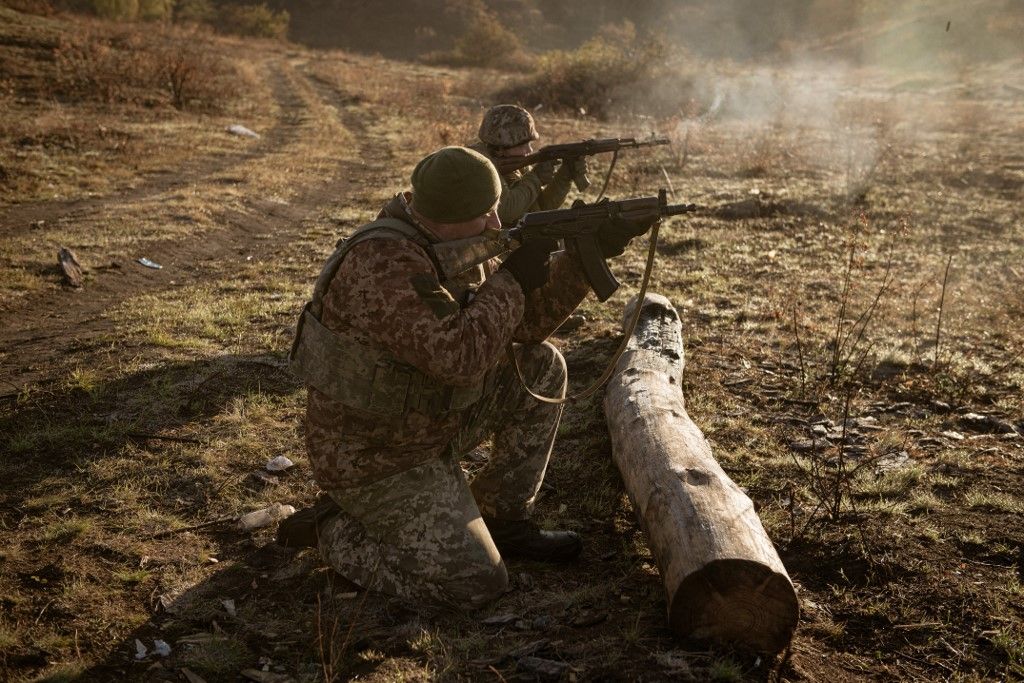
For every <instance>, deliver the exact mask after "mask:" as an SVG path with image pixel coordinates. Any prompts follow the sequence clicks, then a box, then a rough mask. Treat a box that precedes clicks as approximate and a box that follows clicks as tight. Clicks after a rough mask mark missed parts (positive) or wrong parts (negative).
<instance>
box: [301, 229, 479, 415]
mask: <svg viewBox="0 0 1024 683" xmlns="http://www.w3.org/2000/svg"><path fill="white" fill-rule="evenodd" d="M368 239H394V240H412V241H413V242H415V243H416V244H417V245H419V246H420V247H422V248H423V249H424V250H425V251H426V252H427V255H428V256H429V257H430V259H431V261H432V262H433V263H434V267H435V268H436V269H437V271H438V272H439V273H440V272H442V271H441V268H440V267H439V266H438V264H437V258H436V257H435V255H434V252H433V246H432V244H431V242H430V240H428V239H427V237H426V236H424V235H423V234H422V233H421V232H420V231H419V230H417V229H416V228H415V227H413V226H412V225H409V224H408V223H406V222H405V221H402V220H399V219H397V218H379V219H377V220H375V221H373V222H372V223H368V224H366V225H364V226H362V227H361V228H358V229H357V230H356V231H355V232H354V233H352V234H351V235H350V236H349V237H347V238H344V239H342V240H339V241H338V244H337V248H336V249H335V250H334V253H333V254H331V256H330V258H328V259H327V263H326V264H325V265H324V268H323V270H322V271H321V272H320V276H319V277H318V278H317V280H316V284H315V285H314V287H313V297H312V299H311V300H310V301H309V303H307V304H306V306H305V308H304V309H303V311H302V315H301V316H300V317H299V324H298V328H297V330H296V332H295V341H294V343H293V344H292V349H291V352H290V353H289V354H288V363H289V367H290V368H291V370H292V372H293V373H294V374H295V375H296V376H297V377H298V378H299V379H301V380H302V381H303V382H305V383H306V384H307V385H308V386H311V387H313V388H314V389H316V390H317V391H319V392H321V393H323V394H325V395H327V396H328V397H330V398H332V399H334V400H335V401H338V402H339V403H342V404H343V405H345V406H348V407H350V408H355V409H358V410H362V411H366V412H369V413H377V414H379V415H381V416H387V417H402V416H405V415H407V414H408V413H410V412H413V411H415V412H420V413H424V414H426V415H429V416H430V417H433V418H438V417H442V416H444V415H446V414H447V413H450V412H453V411H458V410H463V409H465V408H468V407H469V406H471V405H473V404H474V403H476V402H477V401H478V400H479V399H480V397H481V396H482V395H483V393H484V382H483V381H481V382H480V383H478V384H476V385H473V386H470V387H455V386H451V385H447V384H443V383H441V382H439V381H438V380H437V379H436V378H434V377H429V376H427V375H426V374H424V373H423V372H421V371H420V370H418V369H416V368H415V367H413V366H412V365H409V364H408V363H403V362H401V361H399V360H398V359H396V358H394V357H392V356H390V355H389V354H387V353H385V352H384V351H382V350H381V349H379V348H377V347H374V346H370V345H368V344H364V343H362V342H360V341H357V340H355V339H353V338H351V337H348V336H345V335H344V334H339V333H338V332H334V331H332V330H329V329H328V328H327V327H326V326H325V325H324V324H323V322H322V319H321V318H322V316H323V308H324V304H323V299H324V295H326V293H327V288H328V287H329V286H330V284H331V281H332V280H334V276H335V275H336V274H337V272H338V268H339V267H340V266H341V262H342V261H343V260H344V258H345V255H346V254H347V253H348V252H349V251H350V250H351V249H352V247H354V246H355V245H357V244H359V243H360V242H363V241H365V240H368Z"/></svg>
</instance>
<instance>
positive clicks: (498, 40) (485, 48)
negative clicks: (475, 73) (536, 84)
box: [423, 5, 533, 71]
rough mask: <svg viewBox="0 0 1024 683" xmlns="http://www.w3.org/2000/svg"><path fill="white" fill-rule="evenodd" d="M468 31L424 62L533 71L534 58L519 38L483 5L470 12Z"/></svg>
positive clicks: (426, 57) (430, 54)
mask: <svg viewBox="0 0 1024 683" xmlns="http://www.w3.org/2000/svg"><path fill="white" fill-rule="evenodd" d="M466 12H467V14H468V16H467V17H466V18H465V19H464V23H465V24H466V30H465V32H464V33H463V34H462V35H461V36H459V37H458V38H457V39H456V40H455V44H454V45H453V46H452V48H451V49H450V50H444V51H439V52H431V53H428V54H426V55H424V56H423V59H424V61H427V62H430V63H433V64H448V65H451V66H478V67H487V68H494V69H505V70H508V71H520V70H524V69H530V68H531V67H532V65H533V59H532V58H531V56H530V55H529V54H527V53H526V51H525V50H524V49H523V44H522V42H521V41H520V40H519V36H517V35H516V34H515V33H513V32H512V31H510V30H509V29H508V28H506V27H505V26H504V24H502V23H501V20H500V19H498V17H497V16H496V15H495V14H494V13H493V12H492V11H490V10H488V9H487V8H486V7H483V6H482V5H480V6H477V5H472V6H471V9H469V10H467V11H466Z"/></svg>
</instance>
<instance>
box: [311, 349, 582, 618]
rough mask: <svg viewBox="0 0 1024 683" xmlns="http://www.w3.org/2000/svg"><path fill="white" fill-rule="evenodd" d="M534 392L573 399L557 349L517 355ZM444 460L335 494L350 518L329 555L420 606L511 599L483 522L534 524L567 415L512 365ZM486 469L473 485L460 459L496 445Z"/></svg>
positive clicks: (326, 540)
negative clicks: (525, 386) (532, 516)
mask: <svg viewBox="0 0 1024 683" xmlns="http://www.w3.org/2000/svg"><path fill="white" fill-rule="evenodd" d="M515 353H516V357H517V359H518V361H519V365H520V368H521V369H522V372H523V377H524V378H525V379H526V381H527V384H528V385H529V386H530V388H531V389H532V390H533V391H535V392H537V393H539V394H542V395H546V396H564V395H565V391H566V381H567V376H566V375H567V373H566V367H565V359H564V358H563V357H562V354H561V353H559V352H558V350H557V349H556V348H555V347H554V346H552V345H551V344H549V343H547V342H544V343H543V344H536V345H516V346H515ZM495 373H496V374H495V376H494V377H493V378H492V379H493V381H492V383H491V386H493V387H494V388H493V390H492V391H490V392H489V393H488V394H486V395H485V396H484V397H483V398H481V400H480V401H479V402H478V403H477V404H476V405H474V406H473V407H472V408H470V409H469V410H468V411H467V414H466V415H465V419H464V421H463V424H462V428H461V430H460V432H459V434H458V435H457V437H456V438H455V439H454V440H453V441H452V443H451V448H449V449H448V450H447V452H446V453H445V454H444V455H443V456H442V457H441V458H439V459H437V460H434V461H431V462H427V463H425V464H423V465H420V466H418V467H414V468H412V469H409V470H406V471H404V472H400V473H398V474H396V475H394V476H391V477H388V478H386V479H383V480H380V481H377V482H374V483H372V484H369V485H366V486H360V487H356V488H351V489H335V490H331V491H329V493H330V495H331V497H332V498H333V499H334V500H335V501H336V502H337V503H338V505H339V507H340V508H341V510H342V513H341V514H340V515H339V516H338V517H337V518H335V519H333V520H331V521H330V522H329V523H327V524H326V525H325V526H324V527H323V528H322V529H321V537H320V552H321V554H322V555H323V556H324V559H325V560H326V561H327V562H328V563H329V564H330V565H331V566H332V567H333V568H334V569H335V570H336V571H338V572H339V573H340V574H342V575H343V576H345V577H346V578H348V579H349V580H351V581H354V582H355V583H357V584H359V585H360V586H363V587H364V588H368V589H373V590H377V591H380V592H383V593H387V594H390V595H395V596H398V597H401V598H405V599H409V600H411V601H414V602H417V603H420V604H432V605H436V606H446V607H463V608H464V607H466V606H472V607H476V606H479V605H482V604H485V603H487V602H490V601H492V600H494V599H496V598H498V597H499V596H500V595H501V594H502V593H504V592H505V591H506V590H507V589H508V573H507V571H506V569H505V564H504V562H503V561H502V559H501V556H500V555H499V554H498V550H497V548H495V546H494V542H493V541H492V540H491V535H490V533H488V531H487V526H486V525H485V524H484V521H483V519H482V518H481V511H482V512H483V514H485V515H488V516H491V517H496V518H498V519H515V520H519V519H528V518H529V516H530V513H531V512H532V510H533V505H534V503H535V501H536V498H537V493H538V492H539V491H540V486H541V483H542V481H543V480H544V473H545V471H546V469H547V465H548V459H549V458H550V455H551V448H552V446H553V444H554V441H555V434H556V433H557V431H558V422H559V419H560V418H561V407H560V406H554V405H551V404H546V403H541V402H539V401H537V400H535V399H534V398H532V397H531V396H530V395H529V394H527V393H526V391H524V390H523V388H522V386H521V383H520V381H519V379H518V377H517V375H516V372H515V369H514V368H513V367H512V364H511V363H510V362H508V361H507V360H506V361H504V362H503V363H502V364H501V365H499V366H498V368H496V370H495ZM489 436H490V437H493V448H492V450H491V456H490V459H489V460H488V462H487V464H486V465H485V466H484V467H483V469H482V470H481V471H480V472H479V473H478V474H477V476H476V477H475V478H474V479H473V482H472V484H467V481H466V477H465V475H464V473H463V472H462V469H461V467H460V466H459V460H458V459H459V456H461V455H463V454H465V453H467V452H469V451H470V450H472V449H473V448H475V447H476V446H477V445H479V444H480V443H481V442H482V441H484V440H485V439H487V437H489Z"/></svg>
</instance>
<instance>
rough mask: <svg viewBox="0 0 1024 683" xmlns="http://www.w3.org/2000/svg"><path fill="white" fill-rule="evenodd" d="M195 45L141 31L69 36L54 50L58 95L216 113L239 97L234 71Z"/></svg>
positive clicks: (183, 38) (187, 39)
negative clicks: (213, 109) (206, 109)
mask: <svg viewBox="0 0 1024 683" xmlns="http://www.w3.org/2000/svg"><path fill="white" fill-rule="evenodd" d="M191 39H192V36H189V35H175V36H173V37H171V36H158V37H153V36H145V35H144V34H143V33H142V32H141V31H137V30H123V31H121V32H117V33H112V34H109V35H101V34H97V33H86V34H82V35H78V36H65V37H63V38H62V39H61V41H60V43H59V45H58V46H57V47H56V48H55V50H54V57H55V60H56V62H57V79H56V83H55V86H56V90H57V93H56V94H58V95H60V96H63V97H65V98H67V99H76V100H94V101H100V102H105V103H113V102H124V103H137V104H147V105H157V104H161V103H167V104H170V105H171V106H173V107H175V108H177V109H183V108H185V107H188V106H199V107H215V106H217V105H218V104H220V103H223V102H224V101H225V100H226V99H229V98H230V97H232V96H233V95H234V88H233V87H232V85H231V79H230V72H229V68H228V66H227V65H226V64H225V63H224V62H223V60H221V59H220V58H219V57H218V56H217V55H215V54H213V53H211V52H209V51H208V50H206V49H204V47H203V46H202V45H200V44H198V43H195V42H192V40H191Z"/></svg>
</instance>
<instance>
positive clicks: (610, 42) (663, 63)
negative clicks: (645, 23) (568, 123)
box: [497, 22, 692, 118]
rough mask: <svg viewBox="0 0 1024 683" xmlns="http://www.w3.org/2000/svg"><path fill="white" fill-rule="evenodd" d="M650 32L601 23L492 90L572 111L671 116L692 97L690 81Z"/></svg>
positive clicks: (628, 25)
mask: <svg viewBox="0 0 1024 683" xmlns="http://www.w3.org/2000/svg"><path fill="white" fill-rule="evenodd" d="M668 56H669V51H668V49H667V47H666V46H665V44H664V43H662V42H661V41H660V40H658V39H657V38H656V37H654V36H650V35H647V36H638V35H637V32H636V29H635V28H634V27H633V25H632V24H631V23H629V22H626V23H624V24H621V25H613V26H606V27H605V28H604V29H602V31H601V32H599V33H598V34H597V35H596V36H595V37H593V38H591V39H590V40H588V41H587V42H586V43H584V44H583V45H582V46H580V47H579V48H578V49H576V50H572V51H564V50H554V51H551V52H547V53H544V54H542V55H541V56H540V57H539V58H538V59H537V69H536V71H535V72H534V74H533V75H532V76H530V77H529V78H527V79H525V80H523V81H521V82H519V83H518V84H515V85H513V86H512V87H510V88H507V89H505V90H503V91H501V92H499V93H498V94H497V99H499V100H501V101H506V102H521V103H523V104H526V105H528V106H531V107H532V106H536V105H543V106H545V107H549V108H551V109H562V110H566V109H568V110H571V111H574V112H578V113H580V114H584V115H591V116H596V117H599V118H604V117H607V116H609V115H610V114H612V113H615V112H624V111H643V112H644V113H651V114H659V115H670V114H674V113H676V112H678V111H679V109H680V108H681V107H683V106H684V104H685V103H686V102H687V101H689V100H690V99H691V92H692V80H691V78H690V77H689V76H688V75H687V74H686V73H685V70H681V69H680V68H678V65H676V66H673V67H670V66H669V64H668Z"/></svg>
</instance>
